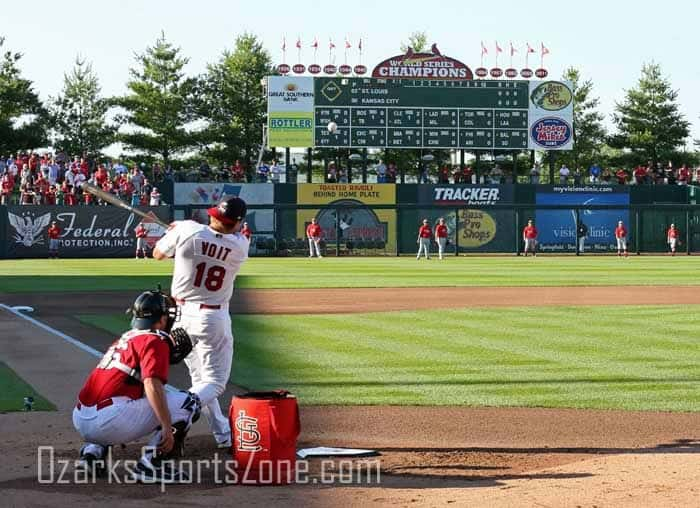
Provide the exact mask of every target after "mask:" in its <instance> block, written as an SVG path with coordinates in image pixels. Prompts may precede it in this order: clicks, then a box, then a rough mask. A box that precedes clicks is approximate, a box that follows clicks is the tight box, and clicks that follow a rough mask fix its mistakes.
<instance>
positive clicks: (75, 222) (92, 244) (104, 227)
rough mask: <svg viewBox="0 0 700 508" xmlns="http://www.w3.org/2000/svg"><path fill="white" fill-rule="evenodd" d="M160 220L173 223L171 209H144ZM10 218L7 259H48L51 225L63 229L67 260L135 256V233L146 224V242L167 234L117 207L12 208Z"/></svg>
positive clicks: (61, 240) (61, 242)
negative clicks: (137, 228) (48, 232)
mask: <svg viewBox="0 0 700 508" xmlns="http://www.w3.org/2000/svg"><path fill="white" fill-rule="evenodd" d="M141 209H142V210H143V211H145V212H147V213H148V212H151V213H152V214H153V215H155V216H156V217H158V218H160V219H161V220H163V221H165V222H166V223H167V222H170V220H171V211H170V207H167V206H159V207H144V208H141ZM5 210H6V216H7V226H6V231H7V236H8V238H7V251H6V252H7V257H8V258H37V257H46V255H47V253H48V248H49V239H48V235H47V230H48V228H49V225H50V224H51V222H53V221H56V224H57V225H58V227H59V228H61V236H60V237H59V255H60V256H61V257H66V258H112V257H132V256H133V255H134V249H135V246H136V238H135V235H134V230H135V229H136V226H137V225H138V224H139V223H140V222H143V223H144V226H145V228H146V231H147V241H148V244H149V245H151V246H152V245H153V244H154V243H155V241H157V239H158V238H160V236H162V235H163V234H164V233H165V231H164V229H163V228H162V227H161V226H159V225H158V224H157V223H156V222H155V221H154V220H152V219H142V218H141V217H139V216H137V215H135V214H133V213H131V212H129V211H127V210H123V209H121V208H116V207H114V206H32V205H25V206H9V207H7V208H5Z"/></svg>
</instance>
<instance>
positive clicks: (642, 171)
mask: <svg viewBox="0 0 700 508" xmlns="http://www.w3.org/2000/svg"><path fill="white" fill-rule="evenodd" d="M646 177H647V169H646V168H645V167H644V166H637V167H636V168H635V170H634V183H636V184H637V185H642V184H643V183H644V181H645V179H646Z"/></svg>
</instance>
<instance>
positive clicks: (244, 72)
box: [196, 33, 273, 174]
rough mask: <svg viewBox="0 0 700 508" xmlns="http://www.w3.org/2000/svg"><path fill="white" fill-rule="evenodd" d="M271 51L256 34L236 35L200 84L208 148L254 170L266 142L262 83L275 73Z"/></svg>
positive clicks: (200, 106) (199, 102)
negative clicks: (232, 46) (229, 49)
mask: <svg viewBox="0 0 700 508" xmlns="http://www.w3.org/2000/svg"><path fill="white" fill-rule="evenodd" d="M272 72H273V66H272V60H271V59H270V55H269V53H268V52H267V51H266V50H265V49H264V48H263V45H262V43H261V42H260V41H259V40H258V39H257V37H256V36H255V35H252V34H249V33H245V34H243V35H241V36H239V37H238V38H236V43H235V47H234V50H233V51H224V52H223V54H222V55H221V58H220V59H219V61H218V62H216V63H214V64H211V65H209V66H208V68H207V73H206V74H205V75H204V76H202V77H201V78H200V79H199V82H198V91H199V93H198V100H197V107H196V109H197V113H198V115H199V116H200V118H202V119H203V120H205V122H206V127H205V128H204V130H203V131H202V133H201V139H202V141H203V144H204V145H206V150H207V151H208V152H209V153H210V154H212V156H213V157H214V158H216V159H217V160H219V161H220V162H227V163H229V164H230V163H232V162H233V161H234V160H236V159H240V160H241V162H244V163H245V164H246V166H247V167H248V168H249V171H251V174H252V173H253V171H252V165H253V164H254V163H255V162H257V157H258V150H259V146H260V143H261V141H262V124H263V123H264V121H265V111H266V107H267V103H266V99H267V98H266V96H265V92H264V90H263V86H262V84H261V81H262V80H263V79H264V78H265V77H266V76H268V75H270V74H272Z"/></svg>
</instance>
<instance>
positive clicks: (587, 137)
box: [557, 67, 605, 171]
mask: <svg viewBox="0 0 700 508" xmlns="http://www.w3.org/2000/svg"><path fill="white" fill-rule="evenodd" d="M562 79H563V80H566V81H571V84H572V88H573V96H574V147H573V150H570V151H568V150H567V151H560V152H559V153H558V157H557V159H558V163H559V164H566V165H567V167H569V168H570V169H571V170H572V171H573V170H575V169H576V168H581V169H583V170H586V169H588V168H589V167H590V166H591V165H592V164H593V163H594V162H596V163H599V164H602V161H601V159H600V152H601V148H602V147H603V143H604V140H605V129H604V127H603V115H602V114H601V113H599V112H598V105H599V103H600V99H598V98H597V97H593V93H592V92H593V82H592V81H591V80H590V79H588V80H585V81H584V80H582V79H581V73H580V72H579V71H578V69H575V68H573V67H570V68H568V69H566V70H565V71H564V74H563V75H562Z"/></svg>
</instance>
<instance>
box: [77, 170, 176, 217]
mask: <svg viewBox="0 0 700 508" xmlns="http://www.w3.org/2000/svg"><path fill="white" fill-rule="evenodd" d="M82 188H83V189H85V190H86V191H88V192H89V193H90V194H92V195H94V196H97V197H98V198H100V199H101V200H102V201H106V202H107V203H109V204H111V205H114V206H118V207H120V208H123V209H124V210H129V211H130V212H131V213H135V214H136V215H138V216H139V217H143V218H144V219H150V220H152V221H154V222H156V223H158V224H160V225H161V226H163V227H164V228H166V229H167V228H168V226H169V225H168V224H166V223H165V222H163V221H162V220H160V219H159V218H158V217H157V216H156V214H154V213H153V212H150V213H146V212H142V211H141V210H139V209H137V208H134V207H133V206H131V205H129V204H127V203H125V202H124V201H122V200H121V199H119V198H118V197H117V196H115V195H114V194H111V193H109V192H105V191H103V190H102V189H100V188H98V187H95V186H94V185H92V184H89V183H87V182H84V183H83V185H82Z"/></svg>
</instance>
